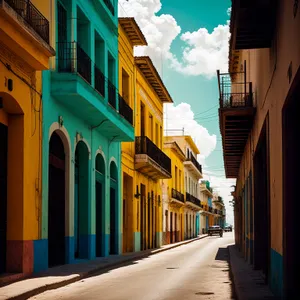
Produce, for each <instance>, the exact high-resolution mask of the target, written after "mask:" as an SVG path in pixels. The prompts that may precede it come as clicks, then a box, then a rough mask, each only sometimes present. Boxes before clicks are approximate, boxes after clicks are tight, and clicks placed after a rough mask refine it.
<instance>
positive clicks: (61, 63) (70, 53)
mask: <svg viewBox="0 0 300 300" xmlns="http://www.w3.org/2000/svg"><path fill="white" fill-rule="evenodd" d="M57 50H58V54H57V57H58V58H57V59H58V68H57V69H58V72H70V73H73V72H75V73H78V74H80V75H81V77H82V78H84V79H85V80H86V81H87V82H89V83H90V84H91V76H92V61H91V59H90V57H89V56H88V54H86V52H85V51H84V50H83V49H82V48H81V47H80V45H79V44H78V43H77V42H58V45H57Z"/></svg>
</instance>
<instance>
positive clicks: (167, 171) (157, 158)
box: [135, 136, 172, 180]
mask: <svg viewBox="0 0 300 300" xmlns="http://www.w3.org/2000/svg"><path fill="white" fill-rule="evenodd" d="M135 169H136V170H139V171H140V172H141V173H144V174H146V175H147V176H149V177H150V178H152V179H154V180H158V179H168V178H171V177H172V176H171V159H170V158H169V157H168V156H167V155H166V154H165V153H164V152H163V151H162V150H161V149H159V148H158V147H157V146H156V145H155V144H154V143H153V142H152V141H151V140H150V139H149V138H148V137H146V136H138V137H136V138H135Z"/></svg>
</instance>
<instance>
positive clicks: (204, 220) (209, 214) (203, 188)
mask: <svg viewBox="0 0 300 300" xmlns="http://www.w3.org/2000/svg"><path fill="white" fill-rule="evenodd" d="M213 196H214V195H213V191H212V188H211V187H210V183H209V181H206V180H202V181H201V183H200V200H201V203H202V205H203V210H202V212H201V219H200V224H201V229H200V231H201V232H203V231H204V232H206V231H207V229H208V227H209V226H212V225H214V213H213V207H212V199H213Z"/></svg>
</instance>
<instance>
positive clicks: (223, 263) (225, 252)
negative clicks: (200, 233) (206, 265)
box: [215, 247, 242, 300]
mask: <svg viewBox="0 0 300 300" xmlns="http://www.w3.org/2000/svg"><path fill="white" fill-rule="evenodd" d="M215 261H217V262H218V263H219V264H220V271H221V272H224V273H225V272H226V273H228V280H226V281H224V282H223V283H224V284H228V285H229V286H230V293H231V295H230V299H231V300H237V299H238V298H237V296H236V293H235V287H234V282H233V276H232V273H231V270H230V255H229V248H228V247H220V248H219V249H218V251H217V254H216V256H215ZM241 300H242V299H241Z"/></svg>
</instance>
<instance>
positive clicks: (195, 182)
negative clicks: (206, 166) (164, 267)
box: [164, 135, 203, 239]
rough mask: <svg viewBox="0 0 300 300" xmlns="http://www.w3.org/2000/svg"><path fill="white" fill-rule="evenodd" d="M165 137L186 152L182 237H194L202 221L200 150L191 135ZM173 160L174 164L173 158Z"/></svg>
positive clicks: (183, 176)
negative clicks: (200, 212) (200, 215)
mask: <svg viewBox="0 0 300 300" xmlns="http://www.w3.org/2000/svg"><path fill="white" fill-rule="evenodd" d="M165 139H167V140H168V141H170V142H171V141H173V142H175V143H176V144H177V145H178V146H179V147H180V149H181V150H182V152H183V154H184V160H183V173H182V174H183V175H182V178H183V179H184V184H183V191H182V193H183V194H184V197H185V203H184V207H183V208H182V213H183V214H184V217H183V219H184V220H183V224H184V229H183V230H182V239H189V238H193V237H195V236H196V235H197V234H198V231H199V223H200V222H199V221H200V220H199V216H198V217H197V212H199V211H200V210H201V201H200V186H199V180H200V179H201V178H203V175H202V166H201V165H200V163H199V162H198V161H197V155H198V154H200V151H199V149H198V147H197V146H196V144H195V142H194V141H193V139H192V137H191V136H189V135H186V136H184V135H182V136H172V137H165ZM171 160H172V164H173V159H172V158H171ZM164 217H165V214H164ZM197 218H198V219H197Z"/></svg>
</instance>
